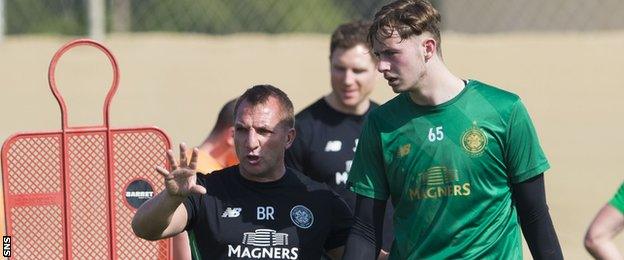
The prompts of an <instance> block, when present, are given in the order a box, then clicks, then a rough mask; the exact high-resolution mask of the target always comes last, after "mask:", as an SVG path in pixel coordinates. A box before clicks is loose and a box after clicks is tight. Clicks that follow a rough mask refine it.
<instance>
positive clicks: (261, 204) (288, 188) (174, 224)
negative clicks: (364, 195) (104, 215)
mask: <svg viewBox="0 0 624 260" xmlns="http://www.w3.org/2000/svg"><path fill="white" fill-rule="evenodd" d="M235 115H236V116H235V124H234V129H235V130H234V143H235V148H236V154H237V156H238V159H239V161H240V164H239V165H237V166H232V167H229V168H225V169H223V170H220V171H216V172H213V173H212V174H211V175H207V176H206V175H202V174H199V175H197V174H196V170H195V167H196V164H197V150H196V149H195V150H194V151H193V153H192V156H191V159H190V161H188V160H187V158H186V147H185V146H184V145H181V146H180V160H179V162H177V161H176V160H175V159H174V156H173V152H172V151H171V150H169V151H168V152H167V158H168V160H169V162H170V164H171V168H172V171H171V172H169V171H167V170H166V169H164V168H162V167H157V170H158V172H159V173H160V174H161V175H163V177H164V181H165V186H166V190H165V191H163V192H161V193H159V194H158V195H157V196H155V197H154V198H152V199H151V200H149V201H147V202H146V203H145V204H143V205H142V206H141V207H140V208H139V209H138V211H137V213H136V215H135V217H134V219H133V222H132V228H133V230H134V232H135V234H136V235H137V236H139V237H142V238H145V239H148V240H157V239H162V238H166V237H171V236H173V235H175V234H178V233H180V232H182V231H183V230H193V231H194V233H195V236H196V239H197V244H198V248H199V250H200V254H201V257H202V258H203V259H319V258H320V257H321V255H322V254H323V253H327V254H328V255H330V256H331V257H332V258H334V259H339V258H340V257H341V256H342V249H343V245H344V243H345V241H346V238H347V236H348V233H349V228H350V226H351V224H352V217H351V212H350V210H349V208H348V206H347V205H346V204H345V202H344V201H343V200H342V199H341V198H340V197H339V196H338V195H337V194H335V193H334V192H332V191H331V190H330V189H328V188H327V187H326V186H325V185H323V184H320V183H317V182H315V181H312V180H310V179H309V178H307V177H306V176H303V175H302V174H300V173H298V172H296V171H293V170H290V169H287V168H285V166H284V152H285V150H286V149H287V148H288V147H289V146H290V145H291V143H292V141H293V140H294V138H295V129H294V116H293V106H292V103H291V101H290V100H289V99H288V97H287V96H286V94H285V93H284V92H282V91H281V90H279V89H277V88H275V87H273V86H270V85H258V86H254V87H252V88H250V89H248V90H247V91H246V92H245V93H244V94H243V95H242V96H241V97H240V98H239V99H238V101H237V104H236V107H235Z"/></svg>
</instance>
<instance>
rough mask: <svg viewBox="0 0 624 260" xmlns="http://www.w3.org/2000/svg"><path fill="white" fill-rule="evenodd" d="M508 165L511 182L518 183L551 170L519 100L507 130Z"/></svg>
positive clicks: (529, 119)
mask: <svg viewBox="0 0 624 260" xmlns="http://www.w3.org/2000/svg"><path fill="white" fill-rule="evenodd" d="M507 131H508V132H507V142H506V145H507V147H506V151H507V153H506V158H505V159H506V164H507V173H508V175H509V178H510V179H511V182H513V183H518V182H523V181H525V180H528V179H530V178H532V177H535V176H537V175H539V174H540V173H543V172H544V171H546V170H548V169H549V168H550V165H549V164H548V160H547V159H546V156H545V155H544V151H543V150H542V147H541V146H540V143H539V139H538V137H537V133H536V132H535V127H534V126H533V122H532V121H531V118H530V117H529V113H528V112H527V110H526V107H525V106H524V105H523V104H522V102H521V101H520V100H518V101H517V102H516V103H515V104H514V107H513V109H512V112H511V116H510V119H509V125H508V129H507Z"/></svg>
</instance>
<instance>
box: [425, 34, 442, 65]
mask: <svg viewBox="0 0 624 260" xmlns="http://www.w3.org/2000/svg"><path fill="white" fill-rule="evenodd" d="M422 46H423V52H424V53H423V57H424V58H425V62H427V61H429V60H430V59H431V58H433V56H434V55H436V52H437V47H438V43H437V42H436V41H435V40H434V39H433V38H425V39H424V40H423V42H422Z"/></svg>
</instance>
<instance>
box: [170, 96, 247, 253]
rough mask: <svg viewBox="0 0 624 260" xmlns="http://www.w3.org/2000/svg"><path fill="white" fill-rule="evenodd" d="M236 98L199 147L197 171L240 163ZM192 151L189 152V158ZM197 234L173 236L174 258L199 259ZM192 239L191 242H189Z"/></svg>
mask: <svg viewBox="0 0 624 260" xmlns="http://www.w3.org/2000/svg"><path fill="white" fill-rule="evenodd" d="M235 106H236V99H233V100H230V101H228V102H227V103H225V105H223V107H222V108H221V111H219V115H218V116H217V122H216V123H215V124H214V127H213V128H212V131H210V134H209V135H208V136H207V137H206V139H205V140H204V142H202V143H201V144H200V145H199V146H198V147H197V166H196V170H197V172H200V173H204V174H208V173H211V172H213V171H216V170H220V169H223V168H225V167H229V166H232V165H235V164H237V163H238V159H237V158H236V151H234V107H235ZM190 157H191V151H188V152H187V158H190ZM194 237H195V235H194V234H193V233H192V232H191V233H189V234H187V232H186V231H184V232H182V233H180V234H178V235H176V236H174V237H173V259H176V260H184V259H191V258H192V259H198V257H199V254H198V252H199V251H198V249H197V244H196V243H195V238H194ZM189 241H190V242H189Z"/></svg>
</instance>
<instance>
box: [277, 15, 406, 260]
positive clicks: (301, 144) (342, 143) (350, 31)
mask: <svg viewBox="0 0 624 260" xmlns="http://www.w3.org/2000/svg"><path fill="white" fill-rule="evenodd" d="M370 25H371V23H370V22H363V21H356V22H351V23H346V24H342V25H340V26H338V28H336V30H335V31H334V33H332V36H331V42H330V46H329V60H330V76H331V87H332V91H331V92H330V93H329V94H328V95H326V96H324V97H322V98H320V99H319V100H318V101H316V102H314V103H313V104H312V105H310V106H309V107H307V108H305V109H304V110H302V111H301V112H299V113H298V114H297V116H296V121H297V125H296V129H297V138H296V139H295V141H294V142H293V145H292V146H291V147H290V148H289V149H288V150H287V151H286V165H287V166H288V167H291V168H293V169H296V170H299V171H300V172H302V173H303V174H305V175H308V176H309V177H310V178H312V179H313V180H316V181H320V182H323V183H326V184H327V185H329V186H330V187H332V188H333V189H334V191H336V192H337V193H338V194H340V196H342V198H344V199H345V201H346V202H347V204H349V206H351V208H355V197H356V196H355V193H353V192H351V191H350V190H349V189H348V188H347V185H346V184H347V178H348V174H349V170H350V168H351V162H352V161H353V155H354V153H355V146H356V145H357V142H358V136H359V135H360V130H361V129H362V124H363V123H364V118H365V117H366V116H367V115H368V113H369V111H371V110H372V109H374V108H376V107H377V106H379V105H378V104H377V103H375V102H372V101H371V100H370V98H369V96H370V94H371V92H372V91H373V89H374V87H375V84H376V83H377V80H378V79H381V74H380V73H379V72H378V71H377V70H376V65H377V59H376V58H375V57H374V55H373V53H372V52H371V51H370V50H369V44H368V40H367V38H366V37H367V35H368V28H369V27H370ZM387 207H388V208H387V209H386V217H385V218H384V227H383V228H384V230H383V234H384V237H383V246H382V248H381V252H380V257H382V258H383V257H385V256H386V255H387V252H389V251H390V247H391V246H392V240H393V238H394V234H393V228H392V213H393V210H392V205H391V204H390V203H388V204H387Z"/></svg>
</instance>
